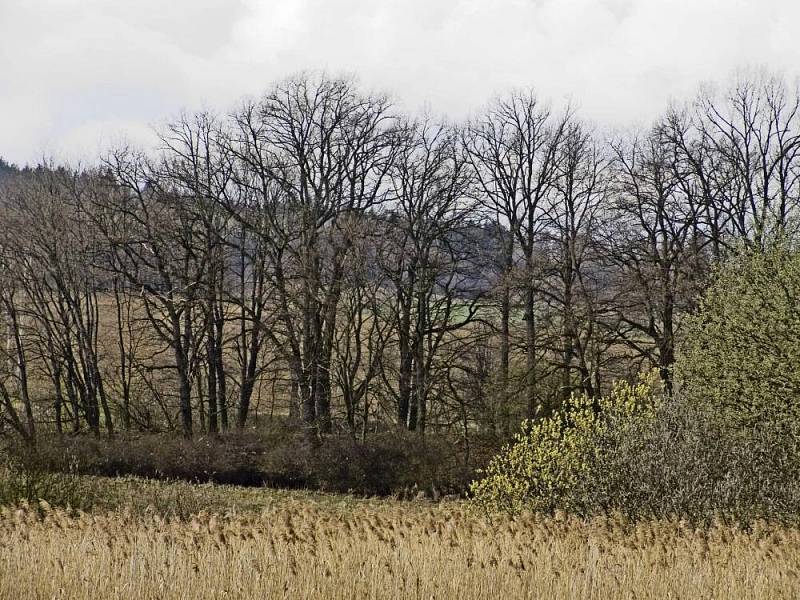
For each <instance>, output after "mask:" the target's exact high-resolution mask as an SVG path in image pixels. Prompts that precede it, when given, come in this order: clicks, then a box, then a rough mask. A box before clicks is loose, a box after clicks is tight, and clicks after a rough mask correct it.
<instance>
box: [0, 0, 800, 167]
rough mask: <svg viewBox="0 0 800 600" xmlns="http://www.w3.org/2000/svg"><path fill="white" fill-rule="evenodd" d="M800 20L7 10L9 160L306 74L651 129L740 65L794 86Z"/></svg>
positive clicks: (469, 11)
mask: <svg viewBox="0 0 800 600" xmlns="http://www.w3.org/2000/svg"><path fill="white" fill-rule="evenodd" d="M799 20H800V3H797V2H795V1H794V0H760V1H759V0H404V1H402V2H401V1H400V0H239V1H238V2H232V1H225V0H191V1H190V0H170V1H169V2H164V1H163V0H138V1H136V2H131V1H129V0H26V1H25V2H21V1H19V0H0V155H1V156H6V157H8V158H9V159H11V160H14V161H18V162H26V161H31V160H36V159H38V158H39V157H41V155H42V153H43V152H47V153H50V154H54V155H56V156H57V157H64V158H70V159H72V160H77V159H83V160H87V159H90V158H91V156H93V154H96V152H97V149H98V147H99V145H100V144H103V143H105V139H112V138H115V137H116V136H117V135H128V136H129V137H131V138H133V139H146V138H147V135H146V133H144V132H145V131H146V128H147V126H148V125H149V124H152V123H155V122H158V121H160V120H162V119H164V118H166V117H168V116H170V115H174V114H175V113H176V112H177V111H178V110H180V109H181V108H183V107H188V108H196V107H200V106H212V107H217V108H219V109H223V110H224V109H226V108H227V107H229V106H230V105H231V104H232V103H234V102H235V101H236V99H237V98H238V97H240V96H242V95H247V94H254V93H258V92H259V91H261V90H263V89H264V88H265V87H266V86H268V85H269V83H270V82H271V81H274V80H276V79H279V78H282V77H285V76H286V75H289V74H291V73H292V72H294V71H297V70H300V69H304V68H311V69H320V68H324V69H328V70H329V71H332V72H343V71H344V72H351V73H357V74H358V75H359V76H360V79H361V81H362V82H363V84H364V85H365V86H366V87H368V88H375V89H382V90H388V91H390V92H391V93H393V95H394V96H395V97H396V98H397V99H398V100H399V101H400V102H401V103H402V105H403V106H405V107H406V108H408V109H409V110H415V109H417V108H419V107H421V106H422V105H426V106H428V107H429V108H430V109H431V110H432V111H433V112H435V113H446V114H448V115H450V116H452V117H453V118H461V117H463V116H464V115H466V114H468V112H469V111H471V110H473V109H475V108H477V107H479V106H480V105H481V104H482V103H483V102H484V101H485V100H486V99H487V98H488V97H489V96H491V95H492V94H493V93H494V92H502V91H503V90H505V89H508V88H510V87H528V86H534V87H535V88H537V89H538V90H539V91H540V93H541V94H542V95H543V96H547V97H551V98H553V99H554V100H556V101H560V100H563V99H565V98H567V97H569V98H571V99H573V101H574V102H576V103H577V104H578V105H579V106H580V108H581V112H582V113H583V114H584V115H586V116H587V117H588V118H591V119H593V120H596V121H599V122H602V123H607V124H610V125H622V124H625V123H628V122H630V121H636V120H638V121H646V120H648V119H651V118H653V116H655V115H656V114H657V112H658V111H660V110H661V109H663V107H664V106H665V105H666V103H667V102H668V101H669V100H670V99H671V98H675V97H678V98H680V97H685V96H687V95H689V94H691V93H692V91H693V90H694V89H695V88H696V87H697V85H698V84H699V83H700V82H701V81H703V80H708V79H724V78H726V77H727V76H728V75H729V74H730V73H731V72H732V71H733V70H734V69H736V68H737V67H739V66H748V65H757V66H758V65H765V66H767V67H769V68H771V69H775V70H779V71H783V72H785V73H786V74H787V75H788V76H790V77H794V76H796V75H797V74H798V73H797V68H798V65H800V45H798V44H797V43H796V41H795V36H794V31H793V30H794V24H796V23H797V22H798V21H799ZM117 127H118V128H119V129H120V131H119V132H118V133H117V132H115V131H114V129H115V128H117ZM94 136H97V137H98V140H97V141H96V142H93V141H92V139H93V137H94Z"/></svg>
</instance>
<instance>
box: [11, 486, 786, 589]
mask: <svg viewBox="0 0 800 600" xmlns="http://www.w3.org/2000/svg"><path fill="white" fill-rule="evenodd" d="M104 485H106V486H107V487H108V489H109V490H111V491H112V492H113V494H116V496H114V495H113V494H112V496H106V497H112V498H114V500H112V501H113V502H114V503H116V501H117V500H116V499H123V498H127V502H128V504H127V505H126V506H119V507H117V508H116V509H114V510H107V509H101V508H98V509H96V510H95V511H94V512H92V513H78V514H72V515H68V514H67V513H66V512H64V511H61V510H57V509H51V508H50V507H49V505H47V504H45V503H42V504H41V506H38V507H37V506H34V507H30V506H22V507H20V508H3V509H0V597H2V598H14V599H20V598H25V599H27V598H32V599H33V598H70V599H81V598H103V599H106V598H109V599H110V598H136V599H137V600H144V599H150V598H164V599H171V598H185V599H195V598H284V597H285V598H331V599H339V598H425V599H426V600H427V599H430V598H504V599H511V598H598V599H601V598H602V599H606V598H796V597H798V595H800V531H798V530H797V529H790V528H781V527H777V526H771V525H768V524H756V525H755V526H754V527H753V528H752V529H751V530H749V531H743V530H739V529H735V528H731V527H728V526H723V525H717V526H714V527H711V528H710V529H705V530H700V529H693V528H691V527H689V526H687V525H685V524H681V523H670V522H653V523H642V524H637V525H633V524H630V523H626V522H624V521H623V520H621V519H601V520H595V521H592V522H589V523H585V522H580V521H577V520H573V519H569V518H543V517H536V516H534V515H528V516H523V517H520V518H517V519H510V518H501V519H499V520H494V521H490V520H487V519H486V518H484V517H482V516H480V515H476V514H474V513H472V512H471V511H470V510H469V509H468V508H467V506H466V505H465V504H463V503H461V502H445V503H440V504H433V503H425V502H418V503H411V502H398V501H392V500H383V501H377V500H358V499H354V498H350V497H346V496H334V495H322V494H306V493H289V492H273V491H268V490H253V489H251V490H242V489H236V488H221V487H217V486H195V487H191V486H190V485H188V484H163V483H160V484H156V483H144V482H141V481H137V480H123V481H116V482H110V483H108V484H104ZM159 499H162V500H159ZM175 502H179V503H181V502H182V503H183V506H184V508H189V509H192V510H193V507H195V506H196V505H198V504H206V505H207V506H209V507H210V509H211V510H213V511H216V512H200V513H199V514H195V515H193V516H188V515H185V516H184V517H183V518H180V517H179V516H164V515H165V514H167V511H165V509H166V508H167V506H168V503H175ZM146 504H147V506H145V505H146Z"/></svg>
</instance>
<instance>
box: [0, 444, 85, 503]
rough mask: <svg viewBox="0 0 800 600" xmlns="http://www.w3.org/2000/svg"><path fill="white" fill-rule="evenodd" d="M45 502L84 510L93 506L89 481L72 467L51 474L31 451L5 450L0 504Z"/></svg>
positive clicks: (0, 479)
mask: <svg viewBox="0 0 800 600" xmlns="http://www.w3.org/2000/svg"><path fill="white" fill-rule="evenodd" d="M20 502H27V503H29V504H33V505H35V504H36V503H38V502H46V503H47V504H49V505H51V506H58V507H61V508H73V509H81V510H86V509H89V508H91V507H92V505H93V503H94V490H93V489H92V486H91V484H90V482H88V481H86V480H84V479H82V478H81V477H79V476H78V474H77V473H76V472H75V469H74V467H73V466H69V465H68V466H67V467H66V468H65V469H64V470H63V471H62V472H52V471H51V470H50V469H48V467H47V465H46V462H45V461H44V460H42V457H41V456H40V454H39V453H38V452H37V451H36V450H35V449H33V448H30V447H27V446H21V447H15V448H13V449H10V451H9V449H7V450H6V452H4V453H3V460H2V462H1V463H0V505H6V506H9V505H16V504H19V503H20Z"/></svg>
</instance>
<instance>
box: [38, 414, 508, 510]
mask: <svg viewBox="0 0 800 600" xmlns="http://www.w3.org/2000/svg"><path fill="white" fill-rule="evenodd" d="M473 446H474V447H473V448H471V452H472V458H471V459H470V460H469V461H467V460H465V453H464V451H463V449H462V448H461V447H460V445H459V444H458V443H456V442H454V441H452V440H450V439H449V438H447V437H446V436H427V437H425V438H423V437H421V436H419V435H418V434H414V433H411V432H397V431H391V432H388V431H387V432H385V433H376V434H373V435H371V436H369V437H368V438H367V439H366V441H361V440H355V439H353V438H352V437H350V436H347V435H330V436H325V437H324V438H322V439H310V438H309V437H308V436H306V435H304V434H303V433H302V432H301V431H298V430H295V429H292V428H290V427H276V428H273V429H271V430H268V431H247V432H237V433H234V434H230V435H218V436H204V437H198V438H195V439H193V440H186V439H183V438H178V437H176V436H175V435H170V434H146V435H138V436H123V435H120V436H117V437H115V438H112V439H107V438H95V437H91V436H63V437H55V436H54V437H52V438H49V439H42V440H40V441H39V443H38V444H37V450H36V458H35V460H36V462H37V469H44V470H47V471H52V472H62V473H65V472H73V473H80V474H88V475H105V476H121V475H135V476H140V477H148V478H155V479H180V480H185V481H191V482H214V483H221V484H235V485H248V486H261V485H266V486H273V487H286V488H310V489H319V490H325V491H332V492H352V493H356V494H365V495H390V494H396V495H405V496H413V495H418V494H419V493H421V492H422V493H425V494H426V495H432V496H438V495H442V494H455V493H462V492H464V491H465V490H466V489H467V486H468V484H469V482H470V481H471V479H473V478H474V477H475V466H476V465H480V464H481V461H482V462H483V464H485V462H487V461H488V457H489V456H490V455H491V453H492V452H493V451H495V450H496V448H495V447H493V446H491V445H488V444H483V445H482V444H480V443H478V442H475V443H474V444H473ZM482 457H483V458H482Z"/></svg>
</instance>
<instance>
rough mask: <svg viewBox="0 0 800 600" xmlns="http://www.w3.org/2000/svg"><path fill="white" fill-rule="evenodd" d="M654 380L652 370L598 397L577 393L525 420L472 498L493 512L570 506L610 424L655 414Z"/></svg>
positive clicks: (476, 483) (475, 486)
mask: <svg viewBox="0 0 800 600" xmlns="http://www.w3.org/2000/svg"><path fill="white" fill-rule="evenodd" d="M656 381H657V376H656V375H655V373H649V374H647V375H646V376H644V377H642V379H641V380H640V381H639V383H637V384H635V385H631V384H629V383H627V382H618V383H616V384H615V385H614V388H613V390H612V391H611V393H610V394H609V395H608V396H605V397H603V398H600V399H599V400H593V399H591V398H587V397H585V396H578V395H574V396H572V397H571V398H570V399H569V400H568V401H567V402H565V404H564V405H563V406H562V407H561V409H559V410H558V411H556V412H555V413H553V414H552V415H551V416H549V417H546V418H543V419H540V420H537V421H534V422H530V421H526V422H524V423H523V424H522V432H521V433H519V434H517V435H516V436H515V438H514V441H513V442H512V443H511V444H509V445H508V446H506V447H505V448H504V449H503V450H502V451H501V453H500V454H499V455H498V456H496V457H495V458H494V459H493V460H492V461H491V462H490V463H489V465H488V467H487V468H486V469H485V470H484V472H483V474H484V477H483V478H482V479H480V480H478V481H474V482H473V483H472V485H471V486H470V490H471V492H472V497H473V500H474V502H475V503H476V504H477V505H478V506H479V507H481V508H482V509H484V510H486V511H489V512H510V513H518V512H520V511H522V510H534V511H544V512H551V511H553V510H555V509H557V508H560V509H565V510H569V509H570V508H572V507H571V506H570V504H571V501H570V492H571V491H572V490H573V489H575V488H576V486H577V484H578V483H579V482H580V481H581V480H582V478H584V477H585V476H586V474H587V470H588V469H589V468H590V465H591V464H592V463H593V462H594V460H595V459H596V458H598V457H597V456H596V453H597V452H602V448H603V445H602V444H600V443H598V442H599V440H600V439H601V438H602V437H603V435H604V433H605V432H606V431H607V429H608V428H609V427H611V426H614V427H615V428H617V430H619V428H625V427H627V426H629V425H630V424H632V423H633V422H634V421H635V420H636V419H642V418H644V419H646V418H649V417H650V416H652V415H653V414H655V409H656V406H657V396H658V394H657V393H656V388H657V385H656Z"/></svg>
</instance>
